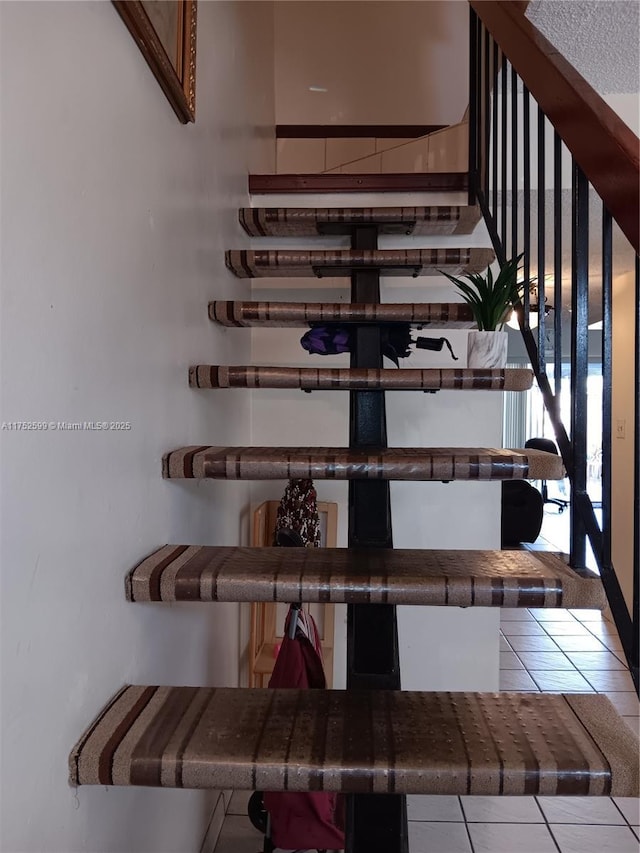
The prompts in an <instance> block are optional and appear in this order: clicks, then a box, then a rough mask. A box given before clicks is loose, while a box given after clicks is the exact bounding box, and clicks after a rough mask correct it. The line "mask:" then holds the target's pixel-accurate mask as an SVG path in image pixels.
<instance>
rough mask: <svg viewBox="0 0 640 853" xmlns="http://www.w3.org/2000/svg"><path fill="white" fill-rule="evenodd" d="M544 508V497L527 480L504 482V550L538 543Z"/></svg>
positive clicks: (502, 533)
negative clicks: (523, 544)
mask: <svg viewBox="0 0 640 853" xmlns="http://www.w3.org/2000/svg"><path fill="white" fill-rule="evenodd" d="M542 506H543V505H542V495H541V494H540V492H539V491H538V490H537V489H535V488H534V487H533V486H532V485H531V483H527V481H526V480H504V481H503V482H502V511H501V517H500V532H501V536H500V541H501V547H502V548H508V547H510V546H511V547H513V546H514V545H519V544H520V543H521V542H535V541H536V539H537V538H538V536H539V534H540V530H541V528H542V516H543V509H542Z"/></svg>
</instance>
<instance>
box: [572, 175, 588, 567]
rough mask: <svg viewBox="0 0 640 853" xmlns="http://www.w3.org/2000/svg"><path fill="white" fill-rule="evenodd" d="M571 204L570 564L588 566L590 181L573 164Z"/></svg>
mask: <svg viewBox="0 0 640 853" xmlns="http://www.w3.org/2000/svg"><path fill="white" fill-rule="evenodd" d="M571 195H572V204H571V232H572V234H571V242H572V257H573V264H572V270H571V449H572V459H573V478H572V481H571V505H570V514H571V565H572V566H573V567H574V568H578V569H582V568H584V567H585V565H586V530H585V524H584V519H583V516H582V513H581V512H580V505H581V501H582V496H583V495H585V494H586V492H587V371H588V356H589V350H588V347H589V339H588V324H589V184H588V181H587V179H586V177H585V175H584V173H583V171H582V169H580V167H579V166H578V165H577V164H576V163H575V162H574V163H573V175H572V188H571Z"/></svg>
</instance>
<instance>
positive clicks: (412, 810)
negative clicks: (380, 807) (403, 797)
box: [407, 794, 464, 823]
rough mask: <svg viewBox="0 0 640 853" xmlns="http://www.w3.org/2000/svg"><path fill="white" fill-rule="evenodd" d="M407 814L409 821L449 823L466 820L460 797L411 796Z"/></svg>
mask: <svg viewBox="0 0 640 853" xmlns="http://www.w3.org/2000/svg"><path fill="white" fill-rule="evenodd" d="M407 814H408V816H409V820H426V821H446V822H448V823H455V822H456V821H458V822H459V821H463V820H464V816H463V814H462V808H461V806H460V798H459V797H437V796H428V795H426V796H420V795H416V794H411V795H409V796H408V797H407Z"/></svg>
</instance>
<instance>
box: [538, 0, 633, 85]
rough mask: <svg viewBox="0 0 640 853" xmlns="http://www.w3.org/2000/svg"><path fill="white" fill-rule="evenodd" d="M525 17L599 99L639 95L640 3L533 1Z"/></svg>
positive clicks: (630, 0) (620, 0) (626, 0)
mask: <svg viewBox="0 0 640 853" xmlns="http://www.w3.org/2000/svg"><path fill="white" fill-rule="evenodd" d="M527 18H529V19H530V20H531V22H532V23H534V24H535V25H536V27H538V29H539V30H540V31H541V32H542V33H543V34H544V35H545V36H546V37H547V38H548V39H549V41H550V42H551V43H552V44H553V45H554V46H555V47H557V48H558V49H559V50H560V51H561V52H562V53H563V54H564V55H565V56H566V57H567V59H568V60H569V62H571V64H572V65H574V66H575V67H576V68H577V69H578V71H579V72H580V73H581V74H582V76H583V77H584V78H585V79H586V80H587V81H588V82H589V83H590V84H591V85H592V86H593V88H594V89H595V90H596V91H597V92H599V93H600V94H601V95H606V94H611V93H619V92H626V93H630V92H639V91H640V0H532V2H531V3H530V4H529V7H528V9H527Z"/></svg>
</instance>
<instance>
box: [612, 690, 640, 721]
mask: <svg viewBox="0 0 640 853" xmlns="http://www.w3.org/2000/svg"><path fill="white" fill-rule="evenodd" d="M605 693H606V695H607V696H608V697H609V699H610V700H611V703H612V704H613V707H614V708H615V709H616V711H617V712H618V713H619V714H621V715H622V716H624V717H637V716H640V703H639V702H638V697H637V695H636V694H635V693H634V692H632V691H624V692H620V691H615V692H609V691H608V690H606V691H605Z"/></svg>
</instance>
